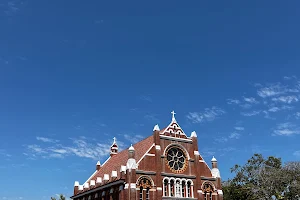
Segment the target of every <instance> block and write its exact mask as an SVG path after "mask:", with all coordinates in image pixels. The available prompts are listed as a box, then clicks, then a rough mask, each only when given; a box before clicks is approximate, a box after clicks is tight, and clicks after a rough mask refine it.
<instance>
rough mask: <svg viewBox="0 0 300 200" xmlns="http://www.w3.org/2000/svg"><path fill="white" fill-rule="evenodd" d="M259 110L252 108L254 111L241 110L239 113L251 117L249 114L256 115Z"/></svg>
mask: <svg viewBox="0 0 300 200" xmlns="http://www.w3.org/2000/svg"><path fill="white" fill-rule="evenodd" d="M260 112H261V111H260V110H254V111H251V112H242V113H241V115H243V116H245V117H251V116H255V115H258V114H260Z"/></svg>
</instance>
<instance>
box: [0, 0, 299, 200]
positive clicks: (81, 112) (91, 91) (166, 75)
mask: <svg viewBox="0 0 300 200" xmlns="http://www.w3.org/2000/svg"><path fill="white" fill-rule="evenodd" d="M299 6H300V2H299V1H293V0H292V1H288V2H283V1H268V0H267V1H258V0H257V1H255V0H254V1H248V2H245V1H219V2H216V1H209V2H206V1H189V2H182V1H181V2H180V1H147V2H146V1H96V0H90V1H78V0H75V1H74V0H72V1H71V0H64V1H33V0H26V1H21V0H2V1H1V2H0V27H1V29H0V30H1V31H0V94H1V98H0V134H1V142H0V169H1V170H0V177H1V183H0V186H1V188H2V190H1V194H0V199H1V200H15V199H23V200H26V199H28V200H29V199H30V200H44V199H50V196H55V194H57V193H63V194H65V195H67V196H70V195H71V194H72V191H73V184H74V181H75V180H78V181H80V183H81V184H82V183H83V182H84V181H85V180H86V179H87V178H88V177H89V176H90V175H91V173H92V172H93V171H94V169H95V164H96V162H97V159H98V158H100V161H101V162H102V163H103V162H104V161H105V159H106V158H107V156H108V154H107V153H108V151H109V146H110V144H111V142H112V138H113V137H114V136H115V137H117V141H118V143H119V145H120V146H121V147H122V148H126V147H128V146H129V145H130V143H132V142H136V141H138V140H140V139H141V138H144V137H147V136H149V135H151V134H152V128H153V126H154V125H155V124H156V123H158V124H159V126H160V127H161V128H162V127H164V126H167V125H168V124H169V122H170V120H171V114H170V112H171V111H172V110H175V111H176V113H177V115H176V119H177V121H178V122H179V124H180V125H181V127H182V128H183V129H184V131H185V132H186V133H187V134H190V133H191V132H192V131H194V130H195V131H196V132H197V134H198V141H199V151H200V153H201V154H202V155H203V156H204V158H205V160H206V161H207V162H208V163H210V159H211V157H212V155H214V156H215V157H216V158H217V159H218V161H219V168H220V170H221V175H222V177H223V179H227V178H229V177H230V176H231V175H230V167H232V166H233V165H234V164H236V163H238V164H242V163H243V162H245V161H246V160H247V159H248V158H249V157H250V156H251V155H252V154H253V153H255V152H258V153H262V154H263V155H265V156H269V155H273V156H279V157H282V159H283V161H291V160H299V159H300V147H299V141H300V125H299V122H300V108H299V104H300V75H299V72H300V67H299V64H300V56H299V55H300V40H299V35H300V28H299V18H300V13H299V11H298V9H297V8H299ZM16 188H18V190H17V192H16Z"/></svg>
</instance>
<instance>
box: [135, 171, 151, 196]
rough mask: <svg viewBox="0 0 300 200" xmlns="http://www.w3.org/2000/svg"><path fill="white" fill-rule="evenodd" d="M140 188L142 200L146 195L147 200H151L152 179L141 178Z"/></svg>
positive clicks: (139, 181)
mask: <svg viewBox="0 0 300 200" xmlns="http://www.w3.org/2000/svg"><path fill="white" fill-rule="evenodd" d="M138 186H139V187H140V200H143V196H144V195H145V196H146V200H150V189H151V188H152V181H151V178H150V177H147V176H141V177H140V178H139V180H138ZM144 192H145V194H144Z"/></svg>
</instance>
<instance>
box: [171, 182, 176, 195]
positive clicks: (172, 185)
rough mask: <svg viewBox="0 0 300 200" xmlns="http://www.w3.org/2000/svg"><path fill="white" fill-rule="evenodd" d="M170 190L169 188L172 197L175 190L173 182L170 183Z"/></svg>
mask: <svg viewBox="0 0 300 200" xmlns="http://www.w3.org/2000/svg"><path fill="white" fill-rule="evenodd" d="M170 188H171V197H174V190H175V185H174V180H171V181H170Z"/></svg>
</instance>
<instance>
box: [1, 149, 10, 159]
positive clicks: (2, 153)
mask: <svg viewBox="0 0 300 200" xmlns="http://www.w3.org/2000/svg"><path fill="white" fill-rule="evenodd" d="M0 156H4V157H12V155H11V154H9V153H7V151H6V150H4V149H0Z"/></svg>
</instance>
